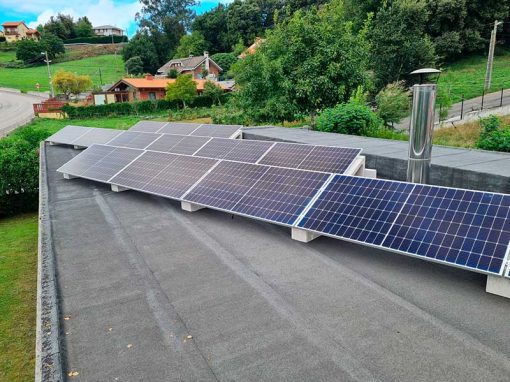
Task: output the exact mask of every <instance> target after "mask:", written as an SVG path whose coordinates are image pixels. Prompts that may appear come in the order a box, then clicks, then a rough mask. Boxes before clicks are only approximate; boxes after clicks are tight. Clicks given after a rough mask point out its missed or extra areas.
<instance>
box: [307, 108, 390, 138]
mask: <svg viewBox="0 0 510 382" xmlns="http://www.w3.org/2000/svg"><path fill="white" fill-rule="evenodd" d="M381 125H382V121H381V119H380V118H379V117H377V115H375V113H374V112H372V111H371V110H370V109H369V108H368V107H367V106H364V105H360V104H359V103H357V102H349V103H342V104H338V105H336V106H335V107H333V108H330V109H325V110H324V111H323V112H322V113H321V114H320V115H319V117H318V118H317V129H318V130H320V131H327V132H332V133H340V134H352V135H365V134H366V133H367V132H368V131H370V130H376V129H378V128H380V126H381Z"/></svg>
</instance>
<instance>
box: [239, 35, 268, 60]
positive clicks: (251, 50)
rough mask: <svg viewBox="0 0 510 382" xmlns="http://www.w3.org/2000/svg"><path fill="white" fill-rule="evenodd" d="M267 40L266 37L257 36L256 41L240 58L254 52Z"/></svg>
mask: <svg viewBox="0 0 510 382" xmlns="http://www.w3.org/2000/svg"><path fill="white" fill-rule="evenodd" d="M264 41H266V39H265V38H261V37H257V38H255V42H254V43H253V44H251V45H250V46H249V47H248V48H246V50H245V51H244V52H243V53H241V54H240V55H239V56H238V58H245V57H246V56H247V55H248V54H253V53H255V52H256V51H257V49H258V48H259V47H260V45H262V43H263V42H264Z"/></svg>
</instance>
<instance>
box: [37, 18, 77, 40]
mask: <svg viewBox="0 0 510 382" xmlns="http://www.w3.org/2000/svg"><path fill="white" fill-rule="evenodd" d="M43 29H44V31H45V32H48V33H51V34H54V35H55V36H57V37H59V38H61V39H62V40H68V39H70V38H75V37H76V30H75V24H74V20H73V18H72V16H70V15H64V14H62V13H59V14H58V15H57V16H56V17H55V16H51V17H50V19H49V20H48V22H47V23H46V24H44V27H43Z"/></svg>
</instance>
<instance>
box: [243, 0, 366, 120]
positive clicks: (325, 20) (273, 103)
mask: <svg viewBox="0 0 510 382" xmlns="http://www.w3.org/2000/svg"><path fill="white" fill-rule="evenodd" d="M366 30H367V26H365V28H363V29H362V30H361V31H360V32H358V33H355V32H354V31H353V29H352V24H351V22H349V21H347V20H346V19H345V14H344V6H343V2H342V0H333V1H332V2H331V3H330V4H328V5H327V6H324V7H323V8H321V9H320V10H316V9H314V8H312V9H311V10H309V11H297V12H296V13H295V14H294V15H293V16H292V17H291V18H290V19H289V20H288V21H282V22H279V23H278V24H277V25H276V26H275V29H274V30H272V31H271V32H269V33H268V35H267V40H266V41H265V43H264V44H263V45H262V46H261V47H260V49H259V50H257V52H256V53H255V54H251V55H248V56H247V57H246V58H245V59H243V60H240V61H239V63H237V64H235V65H234V72H235V78H236V82H237V83H238V85H239V87H240V91H239V93H238V97H237V102H238V103H239V105H240V107H242V108H243V109H244V110H245V112H246V113H248V115H250V117H251V118H253V119H255V120H260V121H273V122H276V121H284V120H289V119H294V118H295V117H296V115H298V114H309V115H310V116H311V118H312V123H313V121H314V117H315V115H316V113H317V112H318V111H319V110H321V109H323V108H325V107H330V106H334V105H335V104H337V103H338V102H342V101H346V100H348V99H349V96H350V95H351V93H352V92H353V91H354V90H355V89H356V88H357V87H358V86H359V85H366V83H367V75H366V73H367V64H368V50H369V44H368V42H367V39H366Z"/></svg>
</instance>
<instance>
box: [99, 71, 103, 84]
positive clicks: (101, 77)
mask: <svg viewBox="0 0 510 382" xmlns="http://www.w3.org/2000/svg"><path fill="white" fill-rule="evenodd" d="M99 82H101V86H103V74H102V73H101V68H99Z"/></svg>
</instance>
